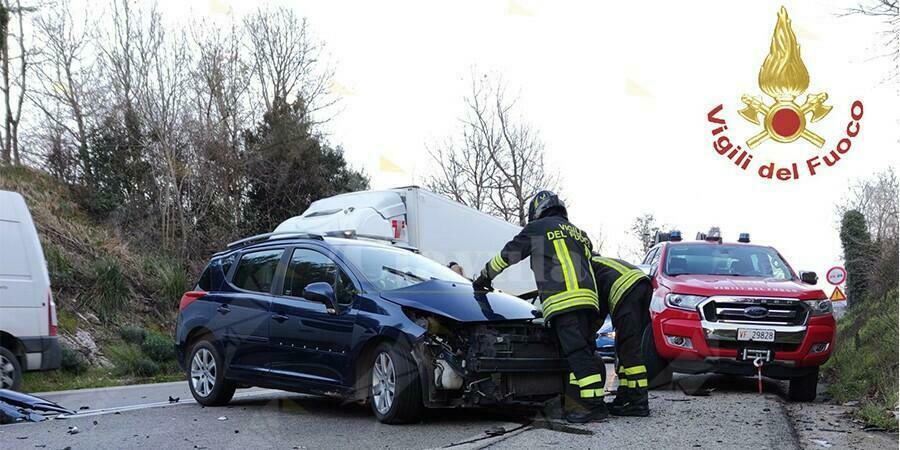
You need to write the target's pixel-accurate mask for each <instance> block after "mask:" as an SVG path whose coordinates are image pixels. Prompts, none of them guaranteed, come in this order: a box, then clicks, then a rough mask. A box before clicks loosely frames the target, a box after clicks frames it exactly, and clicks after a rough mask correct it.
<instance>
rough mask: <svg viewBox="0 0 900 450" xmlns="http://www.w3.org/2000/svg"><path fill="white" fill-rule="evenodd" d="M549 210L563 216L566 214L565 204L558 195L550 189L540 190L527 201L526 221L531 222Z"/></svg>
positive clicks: (545, 214) (546, 213)
mask: <svg viewBox="0 0 900 450" xmlns="http://www.w3.org/2000/svg"><path fill="white" fill-rule="evenodd" d="M551 211H555V212H557V213H558V214H560V215H562V216H563V217H567V216H568V212H567V211H566V204H565V203H564V202H563V201H562V200H561V199H560V198H559V196H557V195H556V194H554V193H553V192H550V191H540V192H538V193H537V194H535V195H534V197H533V198H532V199H531V201H530V202H529V203H528V221H529V222H533V221H535V220H538V219H540V218H542V217H546V216H547V215H548V213H550V212H551Z"/></svg>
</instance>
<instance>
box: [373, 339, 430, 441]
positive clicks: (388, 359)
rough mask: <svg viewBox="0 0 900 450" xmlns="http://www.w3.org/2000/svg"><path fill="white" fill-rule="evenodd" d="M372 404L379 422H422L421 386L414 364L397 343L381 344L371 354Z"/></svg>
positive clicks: (407, 353)
mask: <svg viewBox="0 0 900 450" xmlns="http://www.w3.org/2000/svg"><path fill="white" fill-rule="evenodd" d="M371 361H372V364H371V382H370V387H369V402H370V404H371V406H372V412H374V413H375V417H376V418H377V419H378V421H379V422H382V423H389V424H400V423H409V422H414V421H418V420H421V418H422V412H423V410H424V405H423V404H422V383H421V382H420V379H419V371H418V368H417V367H416V363H415V361H413V360H412V358H411V357H410V355H409V352H405V351H402V350H401V349H400V348H399V346H398V345H397V344H393V343H389V342H382V343H381V344H379V345H378V346H377V347H376V348H375V351H374V352H373V353H372V359H371Z"/></svg>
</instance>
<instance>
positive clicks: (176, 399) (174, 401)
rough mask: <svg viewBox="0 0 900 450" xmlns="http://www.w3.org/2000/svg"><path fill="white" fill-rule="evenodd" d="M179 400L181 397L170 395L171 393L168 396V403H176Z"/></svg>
mask: <svg viewBox="0 0 900 450" xmlns="http://www.w3.org/2000/svg"><path fill="white" fill-rule="evenodd" d="M179 401H181V397H172V396H171V395H170V396H169V403H178V402H179Z"/></svg>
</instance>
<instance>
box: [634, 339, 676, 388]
mask: <svg viewBox="0 0 900 450" xmlns="http://www.w3.org/2000/svg"><path fill="white" fill-rule="evenodd" d="M641 351H642V352H643V354H644V365H645V366H647V384H648V387H649V388H650V389H655V388H658V387H661V386H665V385H667V384H669V383H671V382H672V367H671V366H669V361H666V360H665V359H663V358H662V357H661V356H659V354H658V353H656V344H655V343H654V342H653V325H650V324H648V325H647V327H646V328H644V333H643V335H642V336H641Z"/></svg>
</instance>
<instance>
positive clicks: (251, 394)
mask: <svg viewBox="0 0 900 450" xmlns="http://www.w3.org/2000/svg"><path fill="white" fill-rule="evenodd" d="M279 392H283V393H287V392H286V391H282V390H278V389H264V390H258V391H253V392H243V393H240V394H235V395H234V399H241V398H247V397H255V396H259V395H263V394H273V393H279ZM195 403H197V401H196V400H194V399H193V398H190V399H186V400H181V401H179V402H174V403H172V402H169V401H164V402H153V403H141V404H137V405H126V406H116V407H114V408H101V409H94V410H85V411H83V412H82V411H79V412H76V413H75V414H67V415H66V414H64V415H59V416H56V419H66V420H67V419H79V418H82V417H93V416H102V415H106V414H115V413H121V412H128V411H138V410H142V409H150V408H161V407H164V406H177V405H190V404H195Z"/></svg>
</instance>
